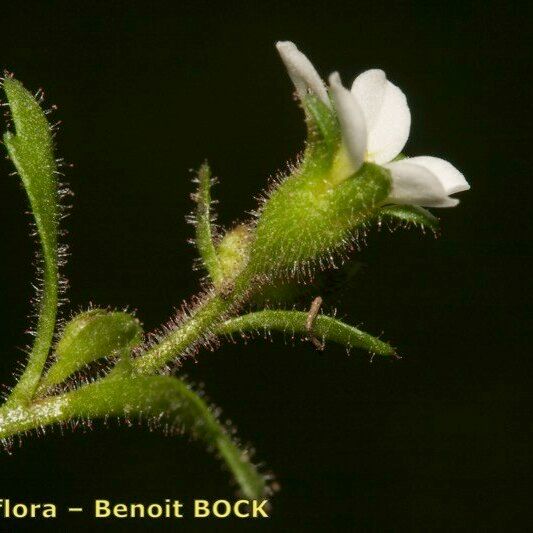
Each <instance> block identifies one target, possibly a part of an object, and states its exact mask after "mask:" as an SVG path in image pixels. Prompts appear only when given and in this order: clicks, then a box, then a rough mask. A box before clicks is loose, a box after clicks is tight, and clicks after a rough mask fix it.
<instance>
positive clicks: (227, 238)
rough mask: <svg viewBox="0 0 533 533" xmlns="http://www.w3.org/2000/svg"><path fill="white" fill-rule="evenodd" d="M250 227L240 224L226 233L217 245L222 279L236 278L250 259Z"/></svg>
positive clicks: (224, 280)
mask: <svg viewBox="0 0 533 533" xmlns="http://www.w3.org/2000/svg"><path fill="white" fill-rule="evenodd" d="M250 237H251V235H250V228H249V226H246V225H245V224H240V225H238V226H236V227H234V228H233V229H231V230H230V231H228V232H227V233H226V235H224V238H223V239H222V240H221V241H220V243H219V245H218V247H217V254H218V259H219V261H220V269H221V271H222V281H223V282H228V281H231V280H233V279H235V278H236V276H237V275H238V274H239V273H240V272H241V270H242V269H243V268H244V266H245V265H246V263H247V261H248V256H249V248H250Z"/></svg>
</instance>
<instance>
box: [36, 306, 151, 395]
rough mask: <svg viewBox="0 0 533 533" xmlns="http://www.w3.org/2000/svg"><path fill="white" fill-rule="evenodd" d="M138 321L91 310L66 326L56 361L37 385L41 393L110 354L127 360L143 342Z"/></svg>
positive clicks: (108, 312)
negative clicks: (132, 351) (133, 350)
mask: <svg viewBox="0 0 533 533" xmlns="http://www.w3.org/2000/svg"><path fill="white" fill-rule="evenodd" d="M142 335H143V330H142V327H141V325H140V324H139V321H138V320H137V319H136V318H135V317H134V316H132V315H130V314H129V313H125V312H122V311H106V310H104V309H91V310H90V311H85V312H83V313H80V314H79V315H77V316H75V317H74V318H73V319H72V320H71V321H70V322H68V324H67V325H66V326H65V329H64V330H63V333H62V334H61V338H60V339H59V341H58V342H57V344H56V347H55V356H56V360H55V362H54V364H53V365H52V366H51V367H50V369H49V370H48V372H47V373H46V375H45V376H44V377H43V379H42V381H41V384H40V391H43V390H44V389H46V388H49V387H52V386H54V385H57V384H59V383H61V382H63V381H64V380H65V379H66V378H67V377H68V376H70V375H71V374H73V373H74V372H76V371H77V370H80V369H81V368H83V367H84V366H85V365H87V364H89V363H92V362H93V361H96V360H97V359H101V358H103V357H108V356H110V355H114V356H123V357H125V358H126V357H128V356H129V354H130V353H131V350H132V349H133V348H134V347H135V346H137V345H138V344H139V343H140V342H141V341H142Z"/></svg>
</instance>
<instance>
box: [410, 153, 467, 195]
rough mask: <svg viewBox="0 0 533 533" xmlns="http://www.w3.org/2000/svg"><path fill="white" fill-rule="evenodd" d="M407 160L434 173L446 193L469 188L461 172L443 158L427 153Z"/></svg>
mask: <svg viewBox="0 0 533 533" xmlns="http://www.w3.org/2000/svg"><path fill="white" fill-rule="evenodd" d="M407 161H410V162H411V163H415V164H416V165H420V166H421V167H424V168H427V169H428V170H429V171H431V172H432V173H433V174H435V176H437V178H438V179H439V181H440V183H441V185H442V186H443V187H444V190H445V191H446V194H454V193H456V192H462V191H467V190H468V189H470V185H469V184H468V182H467V181H466V179H465V177H464V176H463V174H462V173H461V172H460V171H459V170H457V169H456V168H455V167H454V166H453V165H452V164H451V163H448V161H445V160H444V159H440V158H439V157H431V156H429V155H421V156H418V157H410V158H409V159H408V160H407Z"/></svg>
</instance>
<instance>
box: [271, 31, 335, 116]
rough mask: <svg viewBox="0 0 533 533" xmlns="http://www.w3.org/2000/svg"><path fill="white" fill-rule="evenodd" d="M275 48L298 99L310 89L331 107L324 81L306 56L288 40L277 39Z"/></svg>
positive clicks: (301, 98)
mask: <svg viewBox="0 0 533 533" xmlns="http://www.w3.org/2000/svg"><path fill="white" fill-rule="evenodd" d="M276 48H277V49H278V52H279V55H280V56H281V59H282V60H283V63H285V67H286V68H287V72H288V73H289V76H290V78H291V80H292V83H293V84H294V86H295V87H296V92H297V93H298V96H299V97H300V100H303V98H304V97H305V96H306V95H307V91H308V90H309V89H310V90H311V91H312V92H313V93H314V94H315V95H316V96H317V97H318V98H320V100H322V102H323V103H324V104H326V105H327V106H328V107H331V104H330V101H329V98H328V93H327V91H326V87H325V85H324V82H323V81H322V78H321V77H320V76H319V75H318V72H317V71H316V69H315V67H314V66H313V64H312V63H311V61H309V59H307V56H305V55H304V54H302V52H300V50H298V48H297V47H296V45H295V44H294V43H292V42H290V41H278V42H277V43H276Z"/></svg>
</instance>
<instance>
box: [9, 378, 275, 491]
mask: <svg viewBox="0 0 533 533" xmlns="http://www.w3.org/2000/svg"><path fill="white" fill-rule="evenodd" d="M162 415H163V416H164V417H165V420H166V421H167V422H168V424H169V425H170V427H171V428H175V429H180V428H183V429H186V430H187V431H189V432H190V433H192V435H193V436H194V437H196V438H198V439H200V440H203V441H204V442H205V443H206V444H207V445H208V446H215V448H216V449H217V451H218V453H219V454H220V456H221V457H222V458H223V459H224V461H225V462H226V464H227V465H228V467H229V469H230V470H231V471H232V474H233V475H234V476H235V479H236V480H237V482H238V483H239V486H240V489H241V491H242V493H243V494H244V495H245V496H246V497H247V498H261V497H263V496H264V495H265V494H266V492H267V486H266V482H265V478H264V477H263V476H261V475H260V474H259V473H258V472H257V471H256V469H255V468H254V466H253V465H252V464H251V463H250V461H249V457H248V454H247V453H246V452H243V451H242V450H240V449H239V448H238V447H237V445H236V444H235V443H234V442H233V440H232V439H231V438H230V436H229V435H228V433H227V432H226V430H225V429H224V428H223V426H222V425H221V424H220V423H219V422H218V421H217V419H216V418H215V416H214V415H213V413H212V412H211V411H210V410H209V408H208V406H207V405H206V404H205V402H204V401H203V400H202V399H201V398H200V397H199V396H198V395H197V394H195V393H194V392H193V391H191V390H190V389H189V387H188V386H187V385H186V384H185V383H183V382H182V381H180V380H178V379H175V378H171V377H167V376H150V377H143V376H139V377H135V378H128V379H118V378H115V379H110V378H107V379H103V380H101V381H98V382H95V383H92V384H90V385H87V386H85V387H82V388H81V389H77V390H75V391H72V392H69V393H66V394H63V395H61V396H53V397H50V398H45V399H43V400H40V401H36V402H34V403H33V404H32V405H29V406H16V407H13V408H8V407H6V406H4V407H2V408H1V409H0V439H8V438H9V437H11V436H13V435H16V434H19V433H22V432H25V431H29V430H32V429H36V428H41V427H44V426H49V425H51V424H56V423H61V422H66V421H69V420H76V419H80V418H81V419H93V418H101V417H105V416H124V417H128V418H155V417H160V416H162Z"/></svg>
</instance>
